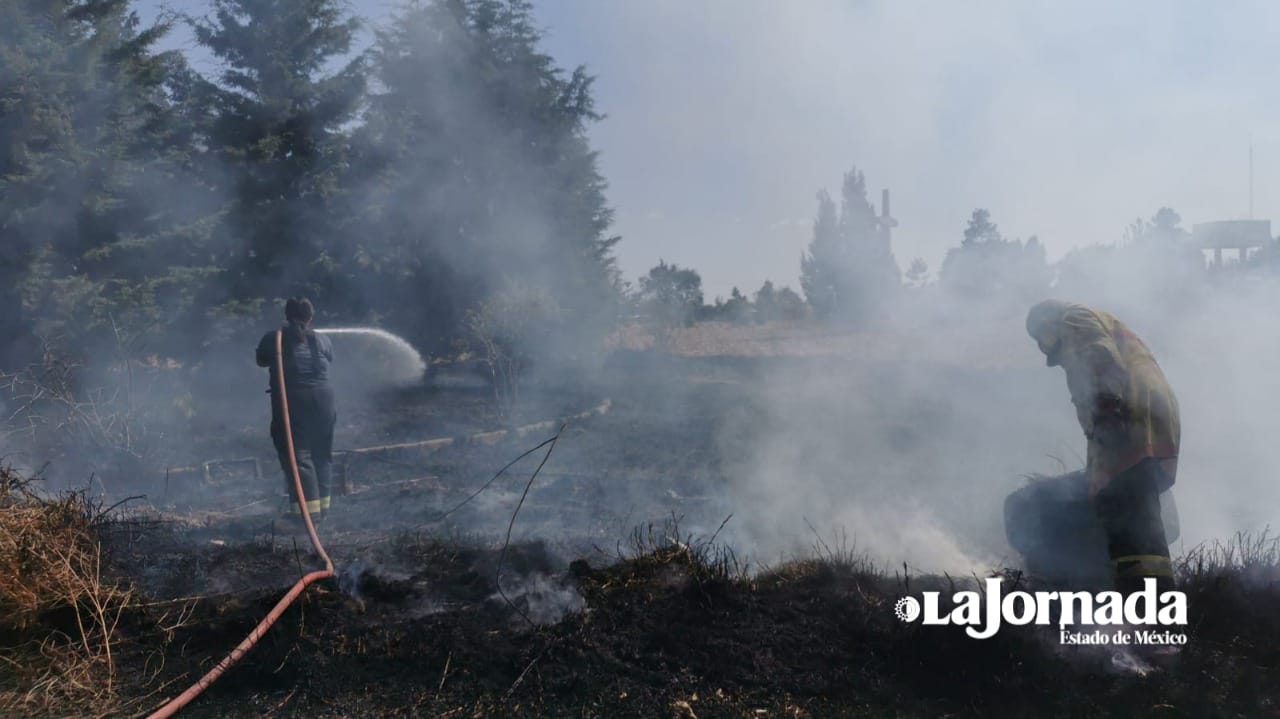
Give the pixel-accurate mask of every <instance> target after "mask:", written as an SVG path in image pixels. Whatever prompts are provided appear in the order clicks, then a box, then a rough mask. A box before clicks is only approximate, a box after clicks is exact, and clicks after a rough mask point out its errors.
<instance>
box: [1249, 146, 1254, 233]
mask: <svg viewBox="0 0 1280 719" xmlns="http://www.w3.org/2000/svg"><path fill="white" fill-rule="evenodd" d="M1249 219H1251V220H1252V219H1253V133H1249Z"/></svg>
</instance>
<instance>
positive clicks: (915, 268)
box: [906, 257, 929, 287]
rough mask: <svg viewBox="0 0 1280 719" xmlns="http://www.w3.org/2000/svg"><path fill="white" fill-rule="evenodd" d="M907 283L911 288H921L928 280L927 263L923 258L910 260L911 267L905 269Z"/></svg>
mask: <svg viewBox="0 0 1280 719" xmlns="http://www.w3.org/2000/svg"><path fill="white" fill-rule="evenodd" d="M906 278H907V282H908V283H909V284H910V285H911V286H912V287H922V286H924V284H925V282H927V281H928V279H929V263H927V262H925V261H924V258H922V257H917V258H915V259H914V260H911V266H910V267H908V268H907V274H906Z"/></svg>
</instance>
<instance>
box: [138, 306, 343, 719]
mask: <svg viewBox="0 0 1280 719" xmlns="http://www.w3.org/2000/svg"><path fill="white" fill-rule="evenodd" d="M283 350H284V330H283V329H278V330H276V379H277V380H278V381H277V388H278V389H279V390H280V408H281V412H280V414H281V416H282V417H283V419H284V436H285V442H286V444H287V446H288V449H289V469H290V470H292V471H293V488H294V492H295V494H296V495H297V498H298V508H299V509H301V510H302V518H303V520H304V521H305V522H306V524H307V534H309V535H311V546H313V547H315V550H316V554H319V555H320V558H321V559H323V560H324V567H325V568H324V569H323V570H321V571H318V572H311V573H310V574H307V575H305V576H303V577H302V578H301V579H299V580H298V582H297V584H294V585H293V588H292V589H290V590H289V592H288V594H285V595H284V597H282V598H281V599H280V601H279V602H277V603H276V605H275V606H274V607H272V608H271V611H270V612H268V613H267V616H265V617H263V619H262V621H261V622H258V626H256V627H254V628H253V631H251V632H249V636H247V637H245V638H244V641H242V642H240V644H238V645H236V648H235V649H232V650H231V653H230V654H228V655H227V656H226V657H224V658H223V660H222V661H220V662H218V665H217V666H216V667H214V668H213V669H210V670H209V672H208V673H207V674H205V675H204V676H203V677H200V680H199V681H197V682H196V683H195V684H192V685H191V687H190V688H189V689H187V690H186V691H185V692H183V693H181V694H179V695H178V696H177V697H175V698H174V699H172V700H171V701H169V703H168V704H165V705H164V706H162V707H160V709H158V710H157V711H156V712H155V713H153V714H151V715H150V716H149V717H148V719H167V717H171V716H173V715H174V714H176V713H178V710H179V709H181V708H182V707H184V706H186V705H188V704H190V703H191V701H192V700H193V699H195V698H196V697H198V696H200V694H201V693H202V692H203V691H204V690H205V689H208V688H209V687H210V686H211V685H212V684H213V683H214V682H215V681H217V680H218V678H219V677H221V676H222V674H223V673H224V672H226V671H227V669H229V668H230V667H231V665H232V664H235V663H236V662H238V661H240V658H241V657H243V656H244V655H245V654H247V653H248V652H249V650H250V649H252V648H253V646H254V645H255V644H257V643H258V640H260V639H262V637H263V636H265V635H266V633H267V630H268V629H270V628H271V625H273V624H275V623H276V620H277V619H279V618H280V615H282V614H284V610H286V609H288V608H289V605H290V604H293V601H294V600H295V599H297V598H298V597H299V596H301V595H302V592H303V591H305V590H306V588H307V587H308V586H310V585H311V584H313V583H315V582H318V581H320V580H321V579H328V578H330V577H333V576H335V573H334V569H333V561H332V560H330V559H329V555H328V553H326V552H325V551H324V546H322V545H321V544H320V537H319V536H318V535H316V526H315V524H313V523H312V522H311V512H309V511H307V501H306V498H305V497H304V496H303V493H302V477H301V475H299V474H298V458H297V457H296V456H294V453H293V427H292V425H290V423H289V398H288V396H287V395H286V394H285V390H284V352H283Z"/></svg>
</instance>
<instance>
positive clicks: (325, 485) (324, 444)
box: [271, 385, 338, 513]
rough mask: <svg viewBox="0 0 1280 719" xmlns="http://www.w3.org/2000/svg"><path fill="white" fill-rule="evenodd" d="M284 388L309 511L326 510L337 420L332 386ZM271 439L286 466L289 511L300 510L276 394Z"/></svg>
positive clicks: (296, 455) (272, 413) (272, 407)
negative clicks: (334, 429)
mask: <svg viewBox="0 0 1280 719" xmlns="http://www.w3.org/2000/svg"><path fill="white" fill-rule="evenodd" d="M285 389H286V394H287V395H288V401H289V424H290V426H291V428H292V429H293V448H294V457H295V459H296V460H297V462H298V476H299V477H300V478H301V479H302V494H303V497H304V498H305V499H306V501H307V511H308V512H324V511H327V510H328V509H329V504H330V491H331V485H332V483H333V428H334V426H335V425H336V424H337V420H338V416H337V412H336V410H335V409H334V401H333V388H331V387H329V386H327V385H323V386H319V387H297V388H294V387H286V388H285ZM271 441H272V442H273V443H274V444H275V447H276V455H277V456H278V457H279V458H280V467H281V469H283V470H284V477H285V485H286V486H287V487H288V492H289V500H290V511H292V512H295V513H297V512H298V511H299V510H298V496H297V493H296V491H295V489H294V482H293V470H292V468H291V467H290V465H289V446H288V444H287V443H286V441H285V433H284V419H283V416H282V415H281V407H280V402H279V400H278V399H277V397H275V396H273V399H272V402H271Z"/></svg>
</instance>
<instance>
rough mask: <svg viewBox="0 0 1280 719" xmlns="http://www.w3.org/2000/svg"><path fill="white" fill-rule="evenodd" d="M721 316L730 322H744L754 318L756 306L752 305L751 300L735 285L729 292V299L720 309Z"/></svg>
mask: <svg viewBox="0 0 1280 719" xmlns="http://www.w3.org/2000/svg"><path fill="white" fill-rule="evenodd" d="M720 316H721V318H722V319H724V320H726V321H728V322H732V323H734V324H743V323H746V322H750V321H751V320H752V318H753V317H754V316H755V308H753V307H752V306H751V300H749V299H747V297H746V295H743V294H742V292H741V291H739V290H738V288H737V287H734V288H733V291H732V292H730V293H729V299H728V301H726V302H725V303H724V306H723V307H722V308H721V309H720Z"/></svg>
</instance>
